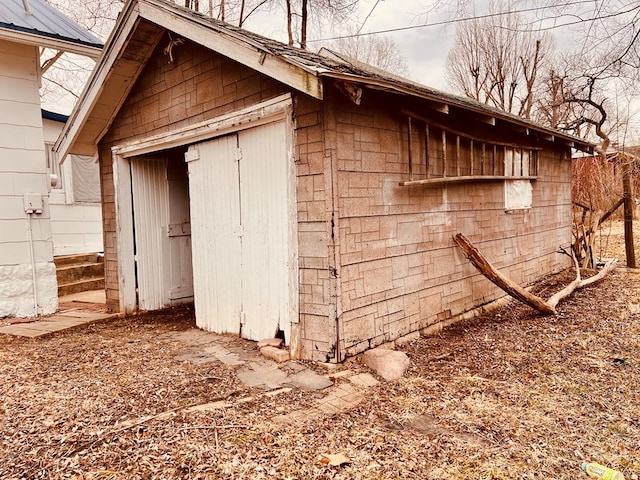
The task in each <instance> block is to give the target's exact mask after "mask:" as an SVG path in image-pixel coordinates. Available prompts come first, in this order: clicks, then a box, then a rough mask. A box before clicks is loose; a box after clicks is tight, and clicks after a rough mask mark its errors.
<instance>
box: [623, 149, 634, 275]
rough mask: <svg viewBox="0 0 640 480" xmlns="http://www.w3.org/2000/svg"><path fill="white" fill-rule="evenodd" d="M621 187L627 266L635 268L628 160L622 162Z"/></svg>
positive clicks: (631, 194)
mask: <svg viewBox="0 0 640 480" xmlns="http://www.w3.org/2000/svg"><path fill="white" fill-rule="evenodd" d="M622 188H623V191H624V193H623V199H624V246H625V251H626V254H627V267H629V268H636V253H635V249H634V247H633V185H632V184H631V166H630V165H629V160H625V161H624V162H623V163H622Z"/></svg>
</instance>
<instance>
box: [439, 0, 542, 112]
mask: <svg viewBox="0 0 640 480" xmlns="http://www.w3.org/2000/svg"><path fill="white" fill-rule="evenodd" d="M512 5H513V4H512V2H505V1H501V0H496V1H494V2H491V3H490V6H489V8H490V12H493V13H497V12H504V11H512V10H514V8H513V6H512ZM524 25H525V22H524V20H523V18H522V17H521V16H520V15H518V14H516V13H511V14H507V15H487V16H483V17H477V18H475V19H472V20H468V21H464V22H461V23H459V24H458V27H457V29H456V38H455V43H454V46H453V48H452V49H451V51H450V52H449V55H448V57H447V67H446V68H447V76H448V78H449V82H450V83H451V84H452V86H453V87H454V88H456V89H458V90H461V91H462V92H463V93H464V94H465V95H467V96H468V97H471V98H474V99H476V100H478V101H480V102H483V103H486V104H489V105H492V106H495V107H497V108H500V109H502V110H505V111H507V112H510V113H515V114H517V115H520V116H523V117H525V118H529V117H531V115H532V113H533V108H534V106H535V103H536V102H535V101H536V91H537V90H538V88H539V84H540V72H541V70H542V69H543V66H544V64H545V62H546V61H547V58H548V57H549V55H550V53H551V51H552V42H551V39H550V36H549V35H548V34H547V33H540V34H534V33H532V32H524V31H523V30H524Z"/></svg>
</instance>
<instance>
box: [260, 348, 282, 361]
mask: <svg viewBox="0 0 640 480" xmlns="http://www.w3.org/2000/svg"><path fill="white" fill-rule="evenodd" d="M260 353H261V354H262V355H263V356H264V357H267V358H269V359H271V360H273V361H275V362H278V363H282V362H286V361H287V360H289V352H288V351H287V350H282V349H280V348H276V347H262V348H261V349H260Z"/></svg>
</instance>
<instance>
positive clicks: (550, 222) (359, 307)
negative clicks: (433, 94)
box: [326, 92, 571, 356]
mask: <svg viewBox="0 0 640 480" xmlns="http://www.w3.org/2000/svg"><path fill="white" fill-rule="evenodd" d="M365 95H366V92H365ZM336 105H337V106H336V114H335V117H336V124H335V131H334V132H330V131H328V132H326V135H327V136H330V135H334V136H335V139H336V140H335V146H336V148H335V155H336V157H337V171H336V176H337V207H336V216H337V220H336V227H337V231H338V242H337V248H338V252H339V262H338V263H339V274H340V290H339V293H338V297H339V298H340V304H339V306H340V309H339V311H338V315H339V316H340V323H339V325H340V327H339V328H340V330H339V332H338V333H339V338H340V349H341V351H342V352H344V353H343V355H347V356H349V355H354V354H357V353H359V352H361V351H364V350H366V349H368V348H370V347H374V346H376V345H379V344H382V343H385V342H388V341H391V340H394V339H396V338H398V337H401V336H404V335H406V334H408V333H410V332H414V331H417V330H420V329H423V328H427V327H429V326H431V325H433V324H435V323H437V322H440V321H444V320H446V319H448V318H450V317H452V316H455V315H458V314H460V313H463V312H465V311H468V310H471V309H473V308H475V307H477V306H479V305H482V304H485V303H488V302H490V301H493V300H495V299H497V298H499V297H501V296H503V295H504V292H502V291H501V290H500V289H498V288H497V287H495V286H493V284H491V283H490V282H489V281H488V280H486V279H485V278H484V277H482V276H481V275H480V274H478V273H477V272H476V270H475V269H474V267H473V266H472V265H471V264H470V263H469V262H468V261H467V260H466V259H465V258H464V256H463V255H462V253H461V252H460V251H459V249H458V247H456V246H455V244H454V242H453V240H452V236H453V235H455V234H456V233H459V232H460V233H463V234H465V235H466V236H467V237H469V238H470V239H471V240H472V241H473V242H474V243H475V244H476V245H477V246H478V247H479V248H480V249H481V251H482V252H483V253H484V254H485V255H486V256H487V257H488V258H489V259H490V260H491V261H492V263H494V265H496V266H497V267H498V268H499V269H501V271H502V272H503V273H505V274H506V275H508V276H509V277H510V278H511V279H513V280H514V281H516V282H518V283H520V284H523V285H527V284H530V283H532V282H534V281H535V280H537V279H539V278H541V277H542V276H544V275H546V274H548V273H551V272H556V271H559V270H560V269H562V268H565V267H566V266H569V265H570V261H569V259H568V257H566V256H563V255H560V254H558V253H557V251H558V248H559V247H560V246H563V247H568V246H569V245H570V243H571V185H570V182H571V180H570V167H571V163H570V160H568V158H567V157H566V156H565V157H564V158H563V155H566V154H567V153H568V149H566V148H565V147H559V149H560V150H558V151H554V150H549V151H547V150H545V151H543V152H540V173H539V175H540V177H541V178H540V179H539V180H537V181H535V183H534V184H533V208H531V209H528V210H522V211H514V212H507V211H505V208H504V182H503V181H491V182H474V183H465V184H448V185H428V186H412V187H401V186H399V182H401V181H403V180H407V179H408V164H407V153H406V130H403V128H406V127H405V125H403V120H402V119H401V118H399V117H398V116H396V115H395V114H393V113H391V112H393V111H394V108H393V106H389V108H387V109H385V108H384V107H383V108H379V107H380V106H381V105H383V104H382V103H381V102H380V101H377V102H372V103H371V104H369V105H367V103H366V100H365V101H364V102H363V104H362V105H361V106H359V107H355V106H352V105H350V104H348V103H347V102H346V101H342V100H341V99H339V98H338V97H336ZM565 150H567V151H565Z"/></svg>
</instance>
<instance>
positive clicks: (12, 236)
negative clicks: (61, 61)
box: [0, 41, 58, 318]
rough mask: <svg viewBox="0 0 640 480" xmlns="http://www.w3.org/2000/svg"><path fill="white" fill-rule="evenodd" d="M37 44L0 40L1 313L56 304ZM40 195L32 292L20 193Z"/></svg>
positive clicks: (25, 313) (46, 310) (45, 310)
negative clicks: (30, 44)
mask: <svg viewBox="0 0 640 480" xmlns="http://www.w3.org/2000/svg"><path fill="white" fill-rule="evenodd" d="M38 59H39V56H38V54H37V48H36V47H32V46H27V45H20V44H16V43H13V42H6V41H0V159H2V162H0V205H2V206H1V208H0V318H2V317H6V316H17V317H29V316H33V315H36V314H38V313H39V314H51V313H54V312H55V311H56V308H57V306H58V295H57V281H56V271H55V265H54V264H53V242H52V234H51V223H50V212H49V201H48V188H47V187H48V185H47V181H48V177H47V172H46V158H45V150H44V137H43V132H42V117H41V111H40V97H39V93H38V67H37V62H38ZM26 193H30V194H35V195H40V196H41V197H42V205H43V210H42V213H41V214H33V215H32V219H31V230H32V236H33V253H34V263H35V269H36V278H37V280H36V282H37V283H36V287H37V292H38V295H37V296H38V298H37V305H38V308H37V312H36V308H35V305H34V298H33V281H32V264H31V251H30V250H31V247H30V242H29V228H30V227H29V219H28V216H27V214H26V213H25V208H24V194H26Z"/></svg>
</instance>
